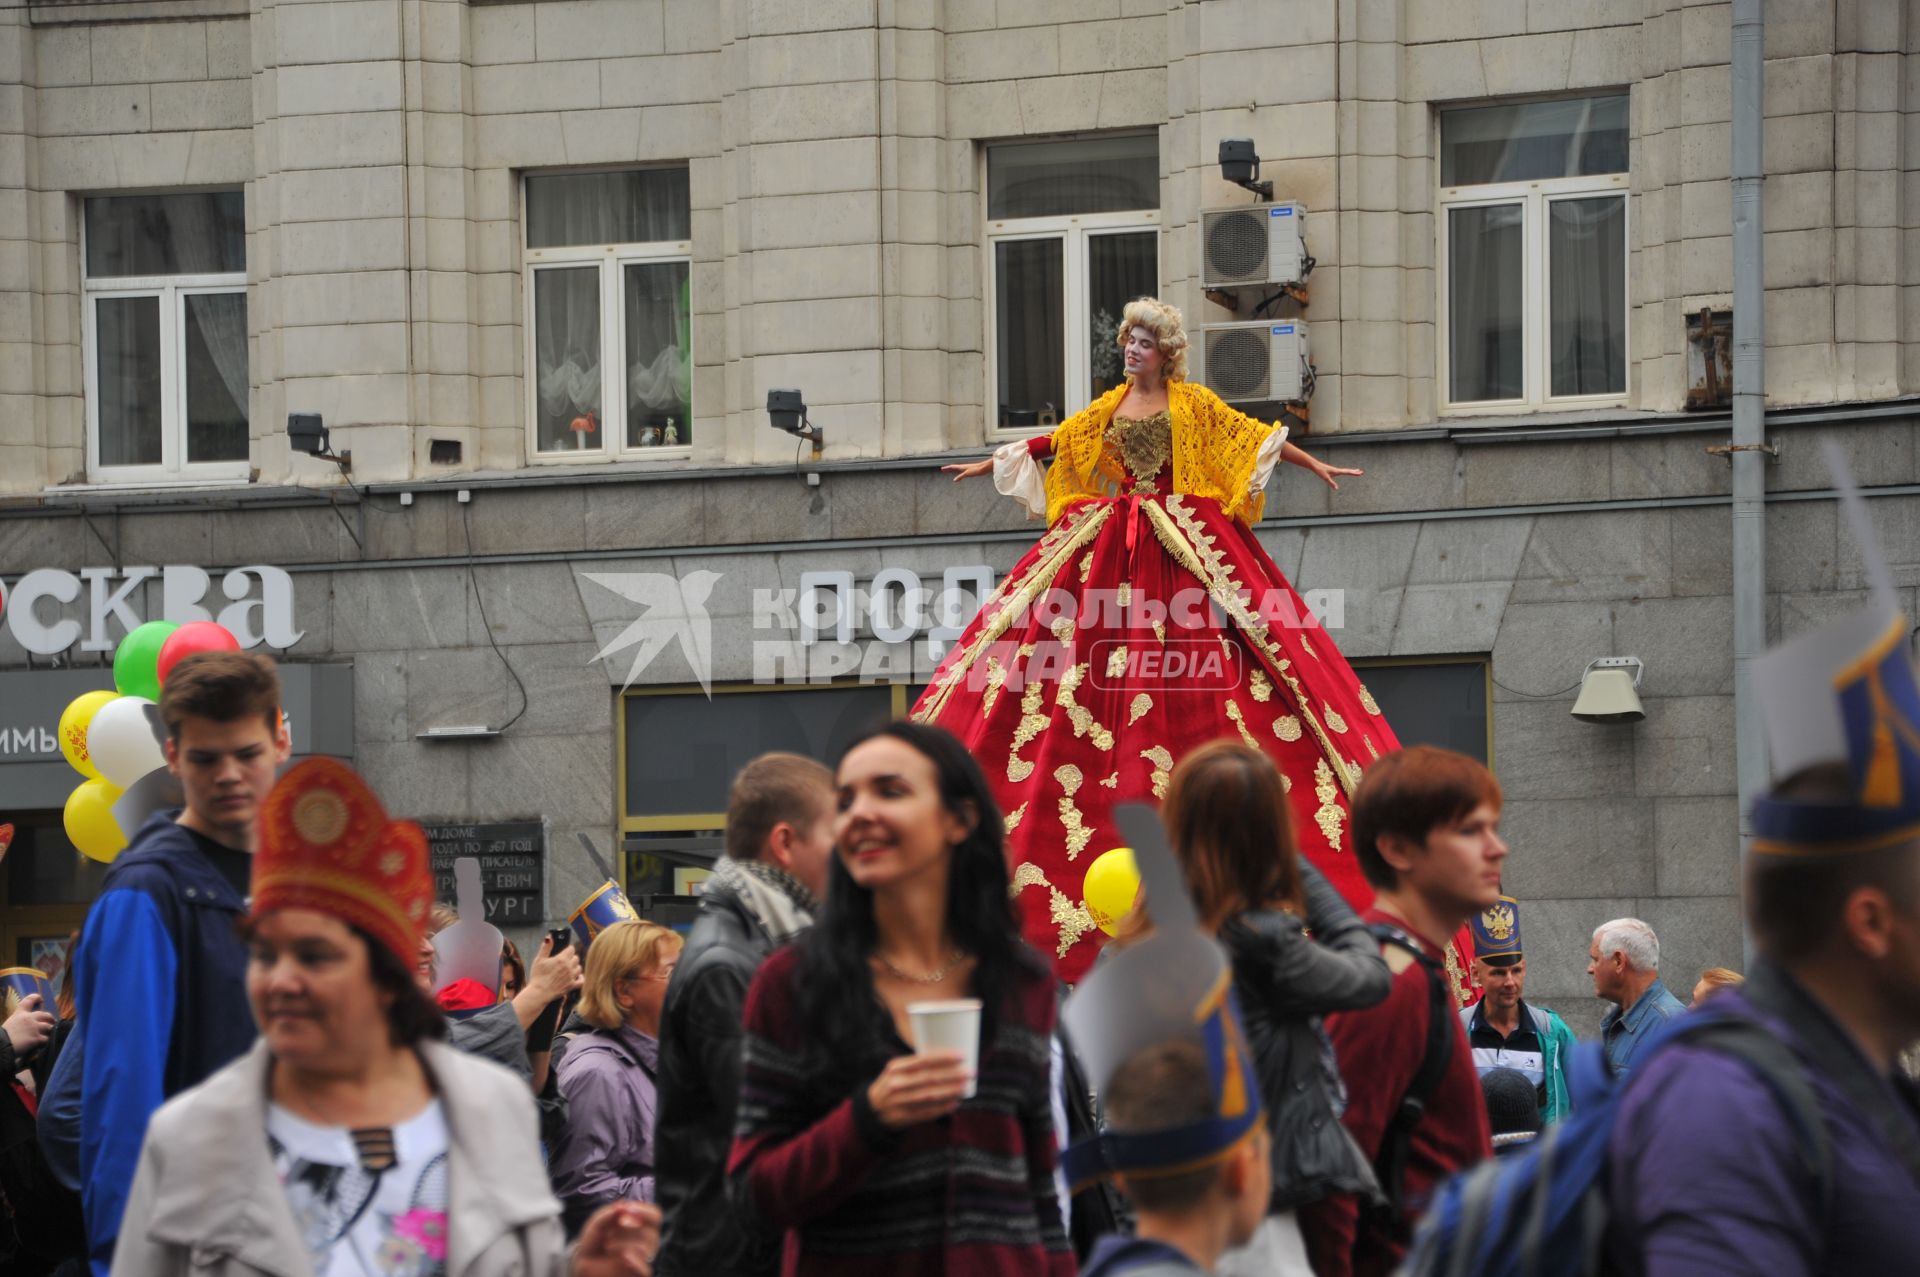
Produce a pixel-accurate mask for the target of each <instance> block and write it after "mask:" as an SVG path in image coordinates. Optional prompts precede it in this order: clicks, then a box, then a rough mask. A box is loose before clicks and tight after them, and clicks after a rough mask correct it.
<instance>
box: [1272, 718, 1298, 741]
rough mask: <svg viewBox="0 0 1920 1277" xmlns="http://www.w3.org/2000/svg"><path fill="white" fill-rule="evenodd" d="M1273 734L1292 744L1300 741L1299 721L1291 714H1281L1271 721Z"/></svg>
mask: <svg viewBox="0 0 1920 1277" xmlns="http://www.w3.org/2000/svg"><path fill="white" fill-rule="evenodd" d="M1273 734H1274V735H1275V736H1278V737H1279V738H1280V739H1281V740H1283V741H1286V742H1287V743H1288V744H1292V743H1293V742H1294V741H1297V740H1299V739H1300V720H1299V719H1297V718H1295V717H1294V716H1293V715H1291V714H1282V715H1281V716H1280V717H1279V718H1276V719H1274V720H1273Z"/></svg>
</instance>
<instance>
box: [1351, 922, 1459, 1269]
mask: <svg viewBox="0 0 1920 1277" xmlns="http://www.w3.org/2000/svg"><path fill="white" fill-rule="evenodd" d="M1367 930H1368V931H1370V932H1372V933H1373V936H1374V938H1375V939H1376V940H1378V941H1379V942H1380V943H1381V944H1382V945H1389V944H1390V945H1393V946H1395V947H1397V948H1399V949H1402V950H1404V951H1405V952H1406V953H1408V954H1409V955H1411V956H1412V958H1413V960H1414V961H1415V962H1418V963H1419V964H1420V967H1421V969H1422V970H1424V971H1425V972H1426V973H1427V1042H1426V1047H1425V1049H1424V1050H1423V1051H1422V1053H1421V1056H1420V1067H1419V1068H1417V1069H1415V1070H1414V1074H1413V1080H1412V1081H1411V1082H1409V1083H1407V1089H1406V1091H1405V1092H1404V1093H1403V1094H1402V1095H1401V1097H1400V1104H1399V1107H1398V1108H1397V1109H1396V1110H1395V1111H1394V1114H1393V1116H1392V1117H1391V1118H1390V1119H1388V1121H1387V1129H1386V1131H1385V1133H1384V1134H1383V1135H1382V1137H1381V1140H1380V1152H1379V1154H1378V1155H1377V1156H1376V1157H1375V1158H1374V1163H1373V1169H1374V1175H1375V1177H1376V1178H1377V1179H1378V1180H1379V1181H1380V1190H1381V1192H1383V1193H1384V1194H1386V1207H1385V1209H1386V1210H1387V1211H1388V1212H1389V1215H1388V1217H1387V1218H1388V1225H1389V1227H1390V1228H1391V1229H1392V1231H1393V1233H1394V1235H1395V1236H1396V1237H1399V1238H1400V1239H1401V1240H1405V1238H1406V1237H1407V1235H1408V1234H1409V1232H1410V1230H1409V1229H1408V1227H1407V1223H1406V1219H1407V1212H1406V1187H1407V1185H1406V1179H1407V1159H1408V1155H1409V1152H1410V1151H1411V1148H1412V1145H1413V1132H1414V1128H1415V1127H1417V1126H1419V1125H1420V1122H1421V1120H1422V1119H1424V1118H1425V1117H1426V1115H1427V1101H1428V1100H1429V1099H1430V1098H1432V1096H1433V1092H1434V1088H1436V1087H1437V1086H1439V1085H1440V1079H1441V1078H1443V1077H1445V1076H1446V1073H1447V1066H1448V1065H1449V1064H1450V1063H1451V1062H1452V1056H1453V1035H1454V1027H1453V1026H1454V1007H1453V991H1452V989H1450V988H1449V987H1448V986H1447V977H1446V972H1445V971H1443V970H1442V969H1441V966H1440V963H1439V962H1438V961H1437V960H1435V959H1434V958H1432V957H1429V956H1428V954H1427V951H1426V950H1425V949H1424V948H1422V947H1421V945H1420V942H1419V941H1417V940H1415V939H1414V938H1413V937H1412V936H1410V935H1408V934H1407V933H1406V932H1404V931H1402V930H1401V929H1400V928H1398V927H1396V926H1393V925H1391V924H1389V923H1384V922H1375V923H1370V924H1369V925H1368V927H1367Z"/></svg>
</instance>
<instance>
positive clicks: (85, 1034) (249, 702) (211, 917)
mask: <svg viewBox="0 0 1920 1277" xmlns="http://www.w3.org/2000/svg"><path fill="white" fill-rule="evenodd" d="M160 716H161V718H162V720H163V721H164V723H165V727H166V734H167V739H166V741H165V750H166V757H167V769H168V770H169V771H170V772H172V773H173V775H174V776H175V777H176V778H177V779H178V780H179V782H180V786H181V789H182V791H183V792H184V795H185V800H186V806H185V807H184V808H183V809H182V810H179V811H165V812H160V813H157V814H155V815H154V816H152V817H150V818H149V819H148V820H147V822H146V824H144V825H142V826H141V828H140V831H139V832H138V833H137V834H136V835H135V836H134V838H133V841H132V842H131V844H129V846H128V847H127V849H126V850H125V851H123V852H121V853H120V856H119V858H118V859H116V860H115V861H114V862H113V866H112V868H110V869H109V870H108V871H107V875H106V878H105V880H104V881H103V883H102V884H101V888H100V895H99V897H98V898H97V899H96V900H95V901H94V903H93V908H92V909H91V910H90V911H89V912H88V914H87V921H86V926H85V927H84V928H83V929H82V931H81V937H80V945H79V952H78V954H77V956H76V958H75V960H74V963H73V975H74V979H75V981H76V984H75V996H76V998H77V1001H78V1005H79V1013H80V1027H79V1030H78V1032H79V1035H80V1037H81V1042H80V1045H81V1047H82V1051H83V1054H82V1057H81V1079H80V1096H81V1124H80V1181H81V1182H80V1192H81V1201H82V1204H83V1206H84V1207H85V1211H86V1219H87V1246H88V1251H89V1258H90V1259H91V1262H92V1265H93V1271H94V1272H95V1273H96V1274H98V1275H99V1277H105V1275H106V1273H107V1271H108V1269H109V1267H110V1266H111V1264H112V1262H113V1247H114V1242H115V1240H116V1239H117V1238H118V1237H119V1235H120V1216H121V1213H122V1212H123V1211H124V1210H125V1209H126V1204H127V1193H128V1190H129V1189H130V1188H131V1187H132V1185H133V1173H134V1170H135V1168H136V1166H137V1165H138V1163H139V1158H140V1145H141V1141H142V1140H143V1139H144V1138H145V1136H146V1131H147V1119H148V1118H150V1117H151V1116H152V1115H153V1111H154V1110H155V1109H157V1108H159V1107H160V1105H161V1103H162V1102H163V1101H164V1100H166V1099H168V1098H169V1097H171V1096H173V1095H176V1094H178V1093H179V1092H181V1091H184V1090H186V1089H187V1088H188V1087H190V1086H193V1085H195V1084H196V1083H198V1082H200V1081H201V1080H202V1079H204V1078H206V1077H207V1076H208V1075H209V1074H211V1073H213V1072H214V1071H216V1070H217V1069H219V1068H220V1067H221V1066H222V1065H225V1064H227V1063H228V1062H229V1061H231V1060H233V1059H235V1058H236V1057H238V1056H239V1055H240V1054H241V1053H242V1052H244V1051H245V1050H246V1049H247V1048H248V1047H249V1046H250V1045H252V1042H253V1039H254V1034H255V1027H254V1023H253V1014H252V1012H251V1011H250V1010H249V1008H248V1004H247V991H246V974H247V947H246V945H245V943H244V942H242V941H241V939H240V936H239V933H238V932H237V931H236V929H235V925H234V924H235V923H236V921H237V920H238V919H239V917H240V916H241V914H242V913H243V912H245V909H246V896H247V883H248V878H249V875H250V873H251V871H252V863H253V857H252V852H253V838H254V820H255V818H256V817H257V815H258V814H259V810H260V805H261V803H262V802H263V801H264V800H265V798H266V796H267V791H268V790H269V789H271V788H272V787H273V781H274V776H275V774H276V772H277V771H278V769H279V767H280V764H282V763H284V762H285V761H286V760H287V754H288V751H289V741H288V738H287V734H286V731H285V728H284V726H283V725H282V723H281V719H280V677H279V674H278V672H277V670H276V669H275V667H274V664H273V662H272V661H271V660H269V659H268V658H266V657H264V656H254V655H249V654H246V653H241V652H213V653H206V654H203V655H197V656H190V657H187V658H186V659H184V660H182V661H181V662H180V663H179V664H178V665H176V666H175V667H174V668H173V670H172V671H171V672H170V673H169V674H168V676H167V681H166V685H165V687H164V688H163V689H162V691H161V695H160Z"/></svg>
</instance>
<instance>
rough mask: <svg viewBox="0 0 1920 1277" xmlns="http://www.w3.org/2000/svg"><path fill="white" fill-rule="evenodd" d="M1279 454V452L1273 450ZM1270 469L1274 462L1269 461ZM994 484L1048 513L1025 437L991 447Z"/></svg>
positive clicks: (1032, 510)
mask: <svg viewBox="0 0 1920 1277" xmlns="http://www.w3.org/2000/svg"><path fill="white" fill-rule="evenodd" d="M1274 455H1275V456H1279V455H1280V454H1279V453H1277V452H1276V453H1275V454H1274ZM1267 468H1268V469H1269V470H1271V469H1272V468H1273V465H1272V463H1271V462H1269V463H1268V465H1267ZM993 487H994V490H995V491H997V492H998V493H999V494H1000V495H1001V496H1003V497H1012V498H1013V499H1014V500H1016V501H1018V502H1020V503H1021V504H1022V505H1024V506H1026V507H1027V513H1028V514H1045V513H1046V512H1047V477H1046V473H1045V472H1044V471H1042V470H1041V468H1040V463H1039V461H1037V460H1036V459H1035V458H1034V455H1033V453H1032V451H1031V450H1029V448H1028V447H1027V441H1026V440H1025V439H1016V440H1014V441H1013V442H1012V443H1009V444H1005V445H1003V446H1001V447H999V448H996V449H994V452H993Z"/></svg>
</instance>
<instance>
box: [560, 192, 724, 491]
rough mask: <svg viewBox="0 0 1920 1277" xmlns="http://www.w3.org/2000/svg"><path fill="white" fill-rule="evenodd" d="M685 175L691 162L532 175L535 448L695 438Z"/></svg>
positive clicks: (575, 456)
mask: <svg viewBox="0 0 1920 1277" xmlns="http://www.w3.org/2000/svg"><path fill="white" fill-rule="evenodd" d="M687 182H688V179H687V170H686V169H684V168H657V169H629V170H623V171H619V172H611V173H545V174H529V175H528V176H527V178H526V202H525V209H526V235H527V274H528V286H527V298H528V303H527V304H528V306H529V307H530V308H531V311H532V314H531V315H530V317H529V322H528V325H527V328H528V332H529V333H530V335H531V345H532V352H531V354H532V358H531V360H530V363H529V366H530V367H531V369H532V376H531V377H530V378H529V379H528V380H529V383H530V384H529V387H528V393H529V399H530V401H531V402H530V408H529V413H528V422H529V434H530V447H531V451H532V453H533V455H534V456H535V457H536V458H538V459H542V460H586V459H590V458H597V457H611V456H660V455H663V454H662V452H661V450H662V449H671V448H686V447H688V446H689V445H691V443H692V442H693V341H692V333H691V329H692V249H693V245H692V239H693V230H692V222H693V210H692V200H691V197H690V195H689V189H688V184H687ZM665 455H675V454H672V453H668V454H665Z"/></svg>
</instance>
